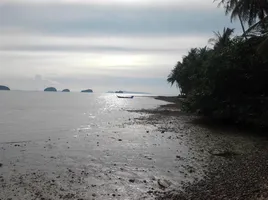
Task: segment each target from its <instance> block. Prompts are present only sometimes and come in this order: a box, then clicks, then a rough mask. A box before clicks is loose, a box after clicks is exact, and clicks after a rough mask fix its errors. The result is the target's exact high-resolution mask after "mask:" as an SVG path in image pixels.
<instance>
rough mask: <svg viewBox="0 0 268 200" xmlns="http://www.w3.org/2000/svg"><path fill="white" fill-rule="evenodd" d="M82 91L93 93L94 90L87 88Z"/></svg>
mask: <svg viewBox="0 0 268 200" xmlns="http://www.w3.org/2000/svg"><path fill="white" fill-rule="evenodd" d="M81 92H84V93H92V92H93V90H91V89H87V90H82V91H81Z"/></svg>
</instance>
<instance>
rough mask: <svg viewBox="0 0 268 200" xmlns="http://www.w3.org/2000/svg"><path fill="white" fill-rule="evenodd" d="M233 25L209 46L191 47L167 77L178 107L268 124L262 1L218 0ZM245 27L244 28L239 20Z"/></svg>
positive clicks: (267, 48)
mask: <svg viewBox="0 0 268 200" xmlns="http://www.w3.org/2000/svg"><path fill="white" fill-rule="evenodd" d="M218 3H219V6H223V7H224V8H225V13H226V15H230V18H231V20H234V19H239V20H240V23H241V26H242V29H243V34H242V35H238V36H233V33H234V29H230V28H224V29H223V32H222V33H220V32H214V34H215V37H214V38H211V39H209V43H210V44H212V45H213V47H212V48H208V47H203V48H192V49H191V50H190V51H189V52H188V54H187V55H185V56H184V57H183V59H182V61H181V62H178V63H177V64H176V66H175V67H174V68H173V69H172V71H171V73H170V74H169V76H168V79H167V81H168V82H169V83H171V84H172V85H173V84H176V86H177V87H178V88H179V89H180V93H181V95H184V96H185V97H186V98H185V99H184V100H183V109H184V110H186V111H189V112H196V111H197V110H198V111H200V112H201V113H202V114H203V115H205V116H210V117H215V118H221V119H227V120H230V121H236V122H237V121H239V122H247V123H255V124H256V123H257V124H262V125H263V124H264V125H268V17H267V14H268V1H267V0H221V1H218ZM245 23H247V24H248V25H249V29H248V30H245V27H244V24H245Z"/></svg>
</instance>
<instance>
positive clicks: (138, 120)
mask: <svg viewBox="0 0 268 200" xmlns="http://www.w3.org/2000/svg"><path fill="white" fill-rule="evenodd" d="M158 99H159V100H167V99H163V98H162V97H158ZM171 99H172V102H173V103H174V102H175V104H168V105H164V106H160V107H159V108H157V109H153V110H131V111H130V112H129V113H130V115H129V117H128V118H125V119H122V123H120V124H117V123H110V124H107V126H106V128H105V129H102V130H100V131H99V132H89V131H88V130H87V129H86V128H85V129H80V130H76V131H74V135H73V137H64V136H61V137H57V136H55V137H48V138H47V139H46V140H42V139H40V140H35V141H17V142H12V143H8V142H3V143H0V156H1V157H0V158H1V159H0V163H1V165H0V199H1V200H2V199H4V200H6V199H29V200H31V199H40V200H41V199H42V200H47V199H53V200H54V199H80V200H86V199H87V200H88V199H101V200H102V199H134V200H135V199H156V198H158V199H172V198H173V199H183V198H185V199H192V198H190V197H189V196H187V195H186V194H194V193H193V192H191V191H192V190H191V187H192V188H194V187H195V186H196V185H197V184H198V183H202V180H209V178H208V177H209V176H210V175H209V173H212V170H211V169H212V168H213V167H215V168H216V169H215V170H217V169H219V167H218V166H223V165H224V166H225V165H226V166H227V165H230V163H231V164H232V163H233V160H238V159H240V158H242V159H243V158H245V157H247V156H249V155H252V153H253V152H259V151H261V149H262V147H263V146H265V145H266V146H267V140H264V139H263V138H261V137H253V136H250V135H245V134H243V133H242V132H238V131H237V130H232V129H228V128H227V129H224V130H222V129H210V128H208V127H205V126H200V125H197V124H193V123H192V120H193V119H195V118H196V117H195V116H191V115H187V114H184V113H182V112H181V111H180V108H179V102H178V103H177V101H176V100H175V101H174V98H169V101H171ZM226 152H233V153H232V154H230V155H228V154H227V155H225V153H226ZM223 155H224V156H223ZM214 175H215V174H214ZM210 177H211V176H210ZM263 177H264V178H266V174H263ZM199 188H200V187H199ZM178 191H188V192H186V193H184V192H178ZM196 191H198V190H197V189H196ZM200 194H201V193H200ZM171 196H173V197H171ZM210 197H211V196H210ZM196 199H198V198H196ZM206 199H217V198H216V197H215V196H214V198H209V197H208V198H206ZM222 199H223V198H222ZM226 199H228V198H226ZM229 199H230V198H229ZM234 199H235V198H234Z"/></svg>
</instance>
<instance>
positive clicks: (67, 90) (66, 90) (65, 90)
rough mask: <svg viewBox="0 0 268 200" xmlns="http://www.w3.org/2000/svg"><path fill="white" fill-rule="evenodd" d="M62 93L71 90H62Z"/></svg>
mask: <svg viewBox="0 0 268 200" xmlns="http://www.w3.org/2000/svg"><path fill="white" fill-rule="evenodd" d="M62 92H70V90H69V89H64V90H62Z"/></svg>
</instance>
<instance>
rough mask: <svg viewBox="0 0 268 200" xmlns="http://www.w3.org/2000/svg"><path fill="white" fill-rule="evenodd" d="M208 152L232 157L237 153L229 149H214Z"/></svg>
mask: <svg viewBox="0 0 268 200" xmlns="http://www.w3.org/2000/svg"><path fill="white" fill-rule="evenodd" d="M209 153H210V154H212V155H213V156H221V157H232V156H237V155H238V153H236V152H233V151H229V150H224V151H219V150H215V151H211V152H209Z"/></svg>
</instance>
